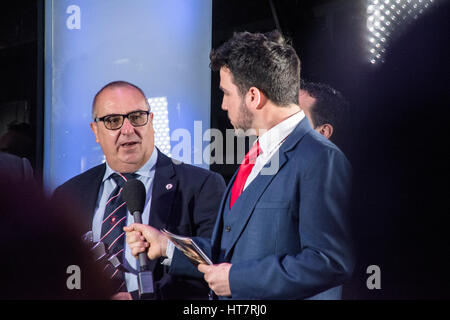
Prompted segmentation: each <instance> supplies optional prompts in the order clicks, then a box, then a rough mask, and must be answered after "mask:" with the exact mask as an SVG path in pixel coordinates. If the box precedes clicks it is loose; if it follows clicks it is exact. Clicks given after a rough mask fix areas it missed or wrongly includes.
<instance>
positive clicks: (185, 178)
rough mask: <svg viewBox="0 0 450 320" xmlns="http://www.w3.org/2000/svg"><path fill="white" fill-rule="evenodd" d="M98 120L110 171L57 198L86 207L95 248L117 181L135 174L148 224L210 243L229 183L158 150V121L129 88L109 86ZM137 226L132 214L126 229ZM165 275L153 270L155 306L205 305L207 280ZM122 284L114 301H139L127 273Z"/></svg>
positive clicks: (132, 262)
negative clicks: (172, 302) (174, 302)
mask: <svg viewBox="0 0 450 320" xmlns="http://www.w3.org/2000/svg"><path fill="white" fill-rule="evenodd" d="M134 112H136V113H134ZM130 113H132V114H131V115H130ZM111 115H115V116H114V117H109V116H111ZM117 115H119V116H118V117H117ZM120 115H128V116H127V117H124V116H120ZM92 118H93V119H94V120H93V121H92V122H91V129H92V131H93V132H94V134H95V137H96V140H97V142H98V143H99V144H100V146H101V148H102V150H103V153H104V155H105V158H106V163H104V164H101V165H98V166H96V167H94V168H92V169H90V170H88V171H86V172H84V173H82V174H80V175H77V176H76V177H74V178H72V179H70V180H69V181H67V182H65V183H64V184H63V185H61V186H60V187H59V188H57V189H56V190H55V192H54V197H55V198H60V197H66V198H68V197H69V196H70V197H71V198H72V199H73V200H75V201H77V202H78V204H80V205H81V206H82V209H83V211H84V212H86V214H87V215H86V216H85V217H80V218H81V219H85V222H86V231H88V230H91V229H92V231H93V234H94V241H99V240H100V235H101V229H102V221H103V220H104V215H105V213H104V212H105V207H106V202H107V201H108V197H109V195H110V194H111V192H112V190H113V189H114V188H115V187H116V183H115V181H114V179H113V178H112V177H111V175H112V174H113V173H120V174H123V173H136V174H137V175H138V176H137V178H138V179H139V180H141V181H142V182H143V183H144V185H145V188H146V192H147V199H146V204H145V209H144V212H143V214H142V219H143V223H144V224H149V225H151V226H153V227H155V228H157V229H161V228H166V229H168V230H169V231H171V232H173V233H176V234H180V235H184V236H201V237H209V236H211V233H212V229H213V227H214V223H215V220H216V216H217V212H218V207H219V204H220V199H221V197H222V194H223V192H224V190H225V182H224V180H223V178H222V176H220V175H219V174H217V173H214V172H210V171H208V170H205V169H202V168H198V167H195V166H191V165H188V164H184V163H179V164H175V162H174V161H172V159H170V158H169V157H167V156H165V155H164V154H163V153H162V152H161V151H159V150H158V149H157V148H156V147H155V146H154V129H153V123H152V122H153V113H152V112H151V110H150V106H149V104H148V101H147V99H146V97H145V94H144V92H143V91H142V90H141V89H140V88H139V87H137V86H135V85H133V84H131V83H128V82H125V81H115V82H111V83H109V84H107V85H106V86H104V87H103V88H102V89H101V90H100V91H99V92H98V93H97V94H96V96H95V98H94V101H93V106H92ZM141 120H142V121H141ZM132 122H133V123H132ZM132 222H133V217H132V216H131V214H130V213H129V212H127V222H126V224H127V225H129V224H131V223H132ZM119 241H123V249H124V250H123V252H122V253H121V254H123V258H124V259H123V263H125V264H128V265H129V266H131V267H132V268H134V269H135V270H137V269H138V267H137V261H136V258H135V257H133V256H132V255H131V253H130V249H129V247H128V246H126V244H125V237H124V236H122V237H121V238H120V239H119ZM166 269H167V268H166V267H165V266H164V265H163V264H161V263H160V261H156V260H154V261H151V263H150V270H151V271H153V276H154V282H155V291H156V297H157V299H207V297H208V286H207V285H206V283H205V282H204V281H203V280H199V279H194V278H189V277H174V276H172V275H169V274H168V273H167V272H166ZM124 277H125V279H124V283H125V284H126V286H123V287H122V289H121V291H122V292H120V293H118V294H117V295H115V296H114V297H113V298H115V299H129V298H131V297H133V298H136V297H137V294H136V292H137V290H138V284H137V277H136V275H135V274H133V273H125V274H124ZM124 290H126V291H128V292H130V293H131V294H128V293H127V292H126V291H124Z"/></svg>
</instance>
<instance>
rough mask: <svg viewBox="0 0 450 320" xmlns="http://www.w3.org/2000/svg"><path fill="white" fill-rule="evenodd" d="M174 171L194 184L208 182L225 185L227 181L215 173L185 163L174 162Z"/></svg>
mask: <svg viewBox="0 0 450 320" xmlns="http://www.w3.org/2000/svg"><path fill="white" fill-rule="evenodd" d="M173 166H174V169H175V171H176V173H177V175H179V176H180V177H182V178H185V179H187V180H190V181H192V182H194V181H199V182H206V181H215V182H217V183H221V184H224V185H225V181H224V179H223V177H222V176H221V175H220V174H218V173H216V172H213V171H210V170H207V169H204V168H200V167H197V166H194V165H191V164H187V163H183V162H181V163H180V162H176V163H175V162H173Z"/></svg>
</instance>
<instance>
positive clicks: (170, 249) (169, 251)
mask: <svg viewBox="0 0 450 320" xmlns="http://www.w3.org/2000/svg"><path fill="white" fill-rule="evenodd" d="M174 251H175V245H174V244H173V243H172V241H170V240H167V248H166V257H167V258H166V259H164V260H163V262H161V264H163V265H165V266H170V265H171V264H172V258H173V252H174Z"/></svg>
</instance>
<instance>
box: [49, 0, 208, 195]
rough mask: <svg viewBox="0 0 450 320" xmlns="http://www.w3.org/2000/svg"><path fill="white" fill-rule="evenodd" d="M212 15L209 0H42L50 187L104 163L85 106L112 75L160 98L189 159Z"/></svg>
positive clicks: (202, 102) (200, 112)
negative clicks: (184, 137) (182, 133)
mask: <svg viewBox="0 0 450 320" xmlns="http://www.w3.org/2000/svg"><path fill="white" fill-rule="evenodd" d="M211 12H212V3H211V0H164V1H161V0H133V1H129V0H95V1H92V0H78V1H76V0H72V1H67V0H54V1H50V0H47V1H46V21H45V23H46V31H45V32H46V36H45V37H46V55H45V57H46V60H45V84H46V85H45V88H46V92H45V141H44V182H45V185H46V187H47V189H48V190H50V191H51V190H53V189H54V188H55V187H56V186H58V185H60V184H61V183H63V182H64V181H66V180H67V179H69V178H71V177H73V176H74V175H76V174H79V173H81V172H83V171H85V170H87V169H89V168H91V167H93V166H94V165H97V164H99V163H101V162H102V161H104V158H103V153H102V151H101V149H100V147H99V146H98V145H97V143H96V142H95V138H94V135H93V133H92V132H91V130H90V128H89V123H90V121H91V105H92V99H93V96H94V95H95V93H96V92H97V91H98V90H99V89H100V88H101V87H102V86H103V85H105V84H106V83H108V82H110V81H114V80H126V81H130V82H132V83H135V84H136V85H138V86H140V87H141V88H142V89H143V90H144V91H145V93H146V95H147V97H148V98H152V97H164V98H165V100H164V101H167V111H168V126H169V127H170V132H169V135H170V133H171V132H173V131H174V130H176V129H180V128H184V129H187V130H188V131H189V132H190V134H191V137H192V143H190V147H191V150H186V152H188V153H190V154H191V157H189V158H190V159H191V161H194V157H195V155H194V146H195V144H194V142H193V140H194V139H193V137H194V121H202V127H203V131H204V130H206V129H207V128H209V126H210V86H211V84H210V70H209V58H208V57H209V51H210V49H211ZM200 139H201V138H200ZM171 143H172V144H173V145H176V144H178V143H179V142H177V141H172V142H171ZM173 145H172V147H173ZM197 146H198V145H197ZM205 147H206V142H202V149H204V148H205ZM195 152H197V153H198V152H200V153H201V152H202V150H199V149H198V148H197V149H196V150H195ZM196 158H197V159H198V158H199V157H198V155H197V157H196ZM183 160H188V162H189V159H188V158H186V157H184V158H183ZM206 161H208V159H206ZM196 164H198V165H200V166H202V167H207V164H205V163H200V164H199V163H196Z"/></svg>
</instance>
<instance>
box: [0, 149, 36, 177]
mask: <svg viewBox="0 0 450 320" xmlns="http://www.w3.org/2000/svg"><path fill="white" fill-rule="evenodd" d="M0 174H2V175H4V176H5V177H10V178H11V180H13V181H17V182H27V181H29V180H31V179H32V178H33V169H32V167H31V165H30V162H29V161H28V159H26V158H21V157H18V156H15V155H12V154H8V153H4V152H0Z"/></svg>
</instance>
